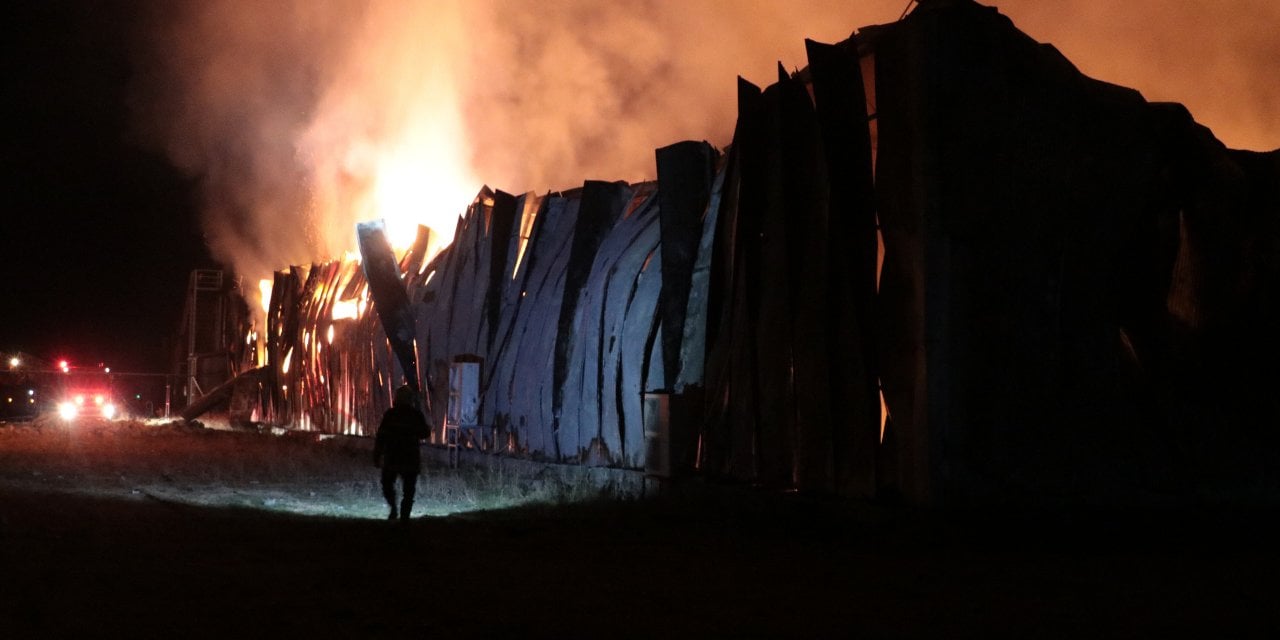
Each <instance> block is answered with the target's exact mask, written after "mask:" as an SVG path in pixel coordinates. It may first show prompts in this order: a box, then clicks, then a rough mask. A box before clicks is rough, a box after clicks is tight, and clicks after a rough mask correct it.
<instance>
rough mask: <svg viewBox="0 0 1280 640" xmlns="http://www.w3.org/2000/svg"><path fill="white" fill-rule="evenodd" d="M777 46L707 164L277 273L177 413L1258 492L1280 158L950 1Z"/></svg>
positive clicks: (545, 444)
mask: <svg viewBox="0 0 1280 640" xmlns="http://www.w3.org/2000/svg"><path fill="white" fill-rule="evenodd" d="M807 44H808V54H809V64H808V66H807V67H806V68H804V69H802V70H799V71H797V72H795V73H788V72H787V71H785V70H784V69H781V68H780V69H779V77H778V81H777V82H776V83H775V84H773V85H771V86H768V87H766V88H764V89H763V90H761V89H759V88H757V87H755V86H753V85H751V84H749V83H746V82H745V81H741V82H740V84H739V95H738V120H737V126H736V129H735V131H734V137H733V143H732V145H731V146H729V147H728V148H727V149H726V150H725V152H724V153H721V152H719V151H718V150H716V149H714V148H712V147H711V146H710V145H708V144H706V143H698V142H682V143H678V144H674V145H672V146H669V147H665V148H662V149H659V150H658V151H657V153H656V165H657V172H656V173H657V179H656V180H655V181H652V182H642V183H636V184H628V183H623V182H599V181H588V182H586V183H584V184H583V186H582V187H581V188H578V189H574V190H570V191H564V192H552V193H546V194H544V195H541V196H539V195H535V194H532V193H530V194H524V195H511V194H507V193H503V192H501V191H496V190H490V189H488V188H486V189H484V190H483V191H482V192H481V193H480V194H479V195H478V196H477V197H476V199H475V201H474V202H473V203H472V204H471V206H470V207H469V208H467V210H466V213H465V215H463V216H462V217H461V218H459V220H458V222H457V227H456V230H455V233H454V236H453V240H452V243H451V244H449V245H448V246H447V247H445V248H444V249H443V250H441V251H440V252H439V253H438V254H436V255H434V256H429V247H430V246H431V234H430V232H428V231H426V230H425V228H424V229H423V230H422V231H421V232H420V233H419V236H418V238H417V241H416V243H415V244H414V245H413V247H412V248H410V249H409V250H407V251H404V252H403V253H402V254H401V255H399V257H397V254H396V253H395V252H394V251H393V249H392V248H391V246H390V244H389V243H388V242H387V241H386V239H385V233H384V230H383V229H382V228H380V227H379V226H378V225H376V224H373V225H364V226H362V227H361V228H360V231H359V236H360V247H361V256H360V258H359V259H358V260H357V259H356V258H355V257H351V258H347V259H343V260H337V261H333V262H328V263H322V264H312V265H303V266H295V267H291V268H289V269H287V270H284V271H280V272H277V273H276V275H275V279H274V282H273V283H272V286H271V287H270V297H269V299H267V302H266V311H267V321H266V325H265V327H262V329H263V331H262V334H261V335H262V338H263V349H262V352H263V355H264V358H263V359H262V360H261V361H260V362H247V361H245V362H242V364H241V370H242V371H244V372H245V373H242V374H241V375H240V376H239V377H238V378H236V379H235V380H232V381H229V382H227V383H226V385H224V387H223V388H222V391H221V392H220V394H212V393H211V394H209V395H208V401H207V402H204V403H201V402H200V401H197V402H196V403H195V404H193V405H192V406H193V409H192V413H196V412H198V410H200V409H202V408H203V407H207V406H210V405H212V404H213V402H214V401H215V400H217V399H218V398H221V399H222V400H223V401H226V400H227V399H230V402H231V405H232V408H233V410H234V411H239V412H240V413H241V414H242V415H243V416H244V417H246V418H248V417H252V418H253V419H257V420H262V421H265V422H270V423H274V424H282V425H289V426H291V427H295V428H301V429H309V430H314V431H320V432H326V433H344V434H355V435H368V434H369V433H370V430H371V429H372V428H373V426H374V424H375V422H376V420H377V418H378V416H380V415H381V413H382V411H383V410H384V409H385V408H386V407H387V406H388V405H389V403H390V399H391V394H392V390H393V388H394V387H396V386H397V385H399V384H401V383H402V382H404V381H408V382H409V383H410V384H412V385H415V386H420V388H421V389H422V390H423V392H424V396H425V398H427V400H428V410H429V412H430V414H431V416H432V418H433V419H434V422H435V424H437V425H440V426H441V430H440V431H439V433H438V434H437V436H436V441H437V442H438V443H449V442H451V438H452V437H453V435H454V434H452V433H447V432H446V431H445V430H444V427H445V426H459V425H460V426H461V427H462V428H463V431H462V432H461V435H460V437H461V440H460V446H464V447H471V448H475V449H477V450H481V451H485V452H488V453H490V454H493V455H507V456H519V457H525V458H530V459H534V460H540V461H546V462H549V463H564V464H581V465H600V466H611V467H619V468H626V469H644V468H646V467H648V468H649V469H650V470H651V471H654V470H661V471H663V472H667V471H670V472H671V473H674V474H692V473H696V474H701V475H706V476H723V477H729V478H735V479H740V480H744V481H752V482H757V483H760V484H763V485H766V486H771V487H779V488H798V489H803V490H815V491H823V492H834V493H840V494H845V495H863V496H866V495H876V494H881V495H884V494H886V493H894V494H900V495H903V496H905V497H906V498H907V499H908V500H910V501H913V502H919V503H946V504H957V503H960V504H962V503H969V502H984V501H991V500H1006V499H1010V498H1014V499H1017V498H1023V497H1037V498H1041V497H1044V496H1062V497H1070V498H1071V499H1078V498H1082V497H1083V498H1086V499H1095V500H1107V499H1113V498H1114V499H1120V500H1130V499H1148V498H1151V499H1155V498H1158V497H1173V498H1193V497H1198V496H1204V495H1209V496H1214V495H1219V493H1220V494H1221V495H1227V494H1230V495H1234V496H1241V495H1245V494H1248V496H1247V497H1251V498H1252V497H1256V498H1267V499H1272V498H1273V496H1274V495H1275V491H1276V490H1277V489H1280V478H1277V476H1276V473H1275V471H1274V470H1275V469H1276V468H1280V467H1277V466H1276V464H1275V463H1276V462H1277V457H1278V456H1277V454H1278V453H1280V449H1278V448H1277V442H1276V438H1275V436H1274V435H1273V432H1274V431H1275V429H1274V425H1275V424H1277V419H1278V418H1280V404H1277V401H1276V400H1275V394H1274V393H1273V392H1272V388H1273V387H1274V386H1275V382H1276V381H1277V380H1276V378H1277V376H1276V374H1275V373H1274V371H1275V367H1274V366H1273V365H1274V363H1275V362H1276V361H1277V358H1280V342H1277V339H1276V337H1275V327H1276V326H1277V321H1280V299H1278V298H1277V285H1278V284H1280V252H1278V251H1277V246H1280V186H1278V185H1280V152H1271V153H1256V152H1247V151H1236V150H1231V149H1228V148H1226V147H1225V146H1224V145H1223V144H1221V143H1220V142H1219V141H1218V140H1217V139H1216V138H1215V137H1214V136H1213V134H1212V133H1211V132H1210V131H1209V130H1208V129H1206V128H1204V127H1202V126H1200V125H1198V124H1197V123H1196V122H1195V121H1194V120H1193V119H1192V118H1191V116H1190V114H1189V113H1188V112H1187V111H1186V109H1184V108H1182V107H1181V106H1179V105H1177V104H1168V103H1150V102H1147V101H1146V100H1145V99H1144V98H1143V97H1142V96H1141V95H1140V94H1139V93H1137V92H1136V91H1133V90H1130V89H1126V88H1123V87H1119V86H1115V85H1111V84H1108V83H1106V82H1102V81H1099V80H1095V79H1092V78H1089V77H1086V76H1085V75H1083V74H1082V73H1080V72H1079V71H1078V70H1077V69H1076V68H1075V67H1074V66H1073V65H1072V64H1071V63H1070V62H1069V61H1068V60H1066V59H1065V58H1064V57H1063V56H1062V55H1061V54H1060V53H1058V51H1057V50H1055V49H1054V48H1053V47H1051V46H1049V45H1045V44H1040V43H1038V42H1036V41H1034V40H1032V39H1031V38H1029V37H1028V36H1026V35H1025V34H1023V33H1021V32H1019V31H1018V30H1017V29H1016V28H1015V27H1014V26H1013V25H1012V23H1011V22H1010V21H1009V20H1008V19H1007V18H1005V17H1003V16H1001V15H1000V14H999V13H998V12H997V11H995V10H994V9H992V8H988V7H983V6H980V5H978V4H976V3H973V2H969V1H966V0H955V1H943V0H934V1H931V2H922V3H920V6H919V7H918V8H917V9H916V10H915V11H913V12H912V13H911V14H910V15H908V16H906V17H905V18H904V19H902V20H900V21H898V22H895V23H892V24H887V25H881V26H873V27H866V28H864V29H861V30H860V31H858V32H857V33H856V34H855V35H854V36H852V37H850V38H849V39H848V40H845V41H843V42H840V43H838V44H834V45H825V44H819V43H815V42H809V43H807ZM258 365H261V366H258ZM467 380H469V381H470V382H466V381H467ZM464 388H470V389H472V392H471V393H470V396H471V397H470V398H467V397H464V396H466V395H468V394H466V393H463V391H461V390H462V389H464ZM236 389H239V392H235V390H236ZM655 410H658V411H660V412H661V414H662V416H663V417H664V418H665V420H656V419H655ZM646 424H648V425H649V429H648V431H649V433H648V434H646ZM655 424H657V425H659V426H663V427H665V428H662V429H658V428H655Z"/></svg>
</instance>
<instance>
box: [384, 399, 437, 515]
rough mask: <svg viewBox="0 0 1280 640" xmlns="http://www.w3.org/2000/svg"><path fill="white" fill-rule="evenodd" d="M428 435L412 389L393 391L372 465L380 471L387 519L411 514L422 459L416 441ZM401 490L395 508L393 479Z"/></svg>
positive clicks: (425, 422)
mask: <svg viewBox="0 0 1280 640" xmlns="http://www.w3.org/2000/svg"><path fill="white" fill-rule="evenodd" d="M430 433H431V429H430V427H428V426H427V420H426V419H425V418H423V417H422V411H420V410H418V406H417V403H416V402H415V401H414V393H413V389H410V388H409V386H408V385H405V386H402V387H400V388H399V389H396V397H395V401H394V402H392V404H391V408H390V409H387V412H386V413H385V414H383V415H382V423H381V424H379V425H378V435H377V437H376V438H375V439H374V445H373V464H374V466H377V467H381V468H382V495H383V497H385V498H386V499H387V505H388V506H390V507H391V512H390V514H389V515H387V519H388V520H395V519H396V518H397V517H399V518H400V521H401V522H408V521H409V513H410V512H411V511H413V496H414V493H415V491H416V489H417V485H418V473H419V472H421V470H422V458H421V456H420V454H419V453H418V441H420V440H422V439H423V438H426V437H427V436H429V435H430ZM397 476H398V477H399V478H400V485H401V487H402V489H403V490H404V499H403V500H401V501H400V509H399V510H398V511H397V509H396V477H397Z"/></svg>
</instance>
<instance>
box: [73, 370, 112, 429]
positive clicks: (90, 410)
mask: <svg viewBox="0 0 1280 640" xmlns="http://www.w3.org/2000/svg"><path fill="white" fill-rule="evenodd" d="M57 406H58V415H59V416H61V417H62V419H63V420H66V421H67V422H73V421H77V420H85V419H93V418H99V419H106V420H114V419H115V418H116V417H118V416H119V414H120V408H121V405H120V403H119V401H118V400H117V399H116V397H115V393H114V392H113V385H112V384H111V378H110V376H108V375H105V374H101V373H69V374H67V375H66V376H65V379H64V380H63V383H62V385H61V390H60V392H59V395H58V402H57Z"/></svg>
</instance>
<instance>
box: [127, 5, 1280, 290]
mask: <svg viewBox="0 0 1280 640" xmlns="http://www.w3.org/2000/svg"><path fill="white" fill-rule="evenodd" d="M995 4H997V5H998V6H999V7H1000V8H1001V10H1002V11H1003V12H1005V13H1007V14H1008V15H1010V16H1011V17H1012V18H1013V19H1014V21H1015V23H1017V24H1018V25H1019V27H1021V28H1022V29H1023V30H1024V31H1026V32H1028V33H1029V34H1030V35H1031V36H1033V37H1035V38H1036V39H1038V40H1041V41H1050V42H1053V43H1054V44H1056V45H1057V46H1058V47H1059V49H1061V50H1062V51H1063V53H1065V54H1066V55H1067V56H1068V57H1069V58H1071V59H1072V60H1073V61H1074V62H1076V63H1077V65H1078V66H1080V68H1081V69H1082V70H1083V71H1084V72H1086V73H1088V74H1090V75H1092V76H1094V77H1097V78H1100V79H1104V80H1108V81H1111V82H1115V83H1117V84H1123V85H1127V86H1132V87H1135V88H1138V89H1139V90H1141V91H1142V92H1143V93H1144V95H1146V97H1147V98H1148V99H1152V100H1175V101H1179V102H1183V103H1185V104H1187V106H1188V107H1189V108H1190V109H1191V111H1192V112H1193V114H1194V115H1195V116H1196V117H1197V119H1198V120H1200V121H1201V122H1202V123H1204V124H1207V125H1208V126H1210V127H1211V128H1213V129H1214V130H1215V132H1216V133H1218V135H1219V136H1220V137H1221V138H1222V139H1223V140H1224V141H1226V142H1227V143H1229V144H1231V145H1233V146H1240V147H1248V148H1259V149H1261V148H1272V147H1276V146H1280V117H1278V116H1277V109H1278V108H1280V84H1277V83H1275V82H1274V79H1275V78H1276V77H1277V73H1276V72H1277V71H1280V39H1277V38H1276V37H1275V36H1276V34H1280V4H1277V3H1274V2H1273V1H1272V0H1233V1H1226V0H1224V1H1222V2H1215V3H1192V2H1177V3H1170V2H1165V1H1157V0H1142V1H1137V0H1134V1H1130V2H1123V3H1114V2H1110V1H1106V0H1097V1H1096V2H1085V1H1084V0H1074V1H1066V2H1053V3H1050V2H1034V1H1033V0H996V2H995ZM156 5H157V8H156V13H155V15H154V16H153V17H154V24H153V25H150V29H149V31H148V34H149V35H148V36H147V37H146V38H145V40H144V43H143V44H144V46H143V47H141V48H140V50H139V53H140V55H139V58H138V65H137V70H138V76H137V82H136V91H135V105H134V106H135V107H136V112H137V114H138V116H139V123H140V128H141V130H142V132H143V134H144V135H146V136H147V137H148V138H149V139H151V140H153V141H155V142H156V143H157V144H161V145H163V147H164V148H165V150H166V151H167V152H168V154H169V155H170V157H171V158H172V159H173V161H174V162H175V163H176V164H177V165H178V166H180V167H182V168H183V169H185V170H187V171H189V172H190V173H191V174H192V175H193V176H196V177H197V178H198V179H199V181H200V183H201V186H202V193H203V197H204V209H205V217H204V227H205V231H206V236H207V237H208V239H209V242H210V245H211V249H212V250H213V251H214V253H215V255H216V256H217V257H218V258H220V259H222V260H224V261H225V262H227V263H228V264H229V265H230V266H232V267H233V268H234V269H235V270H236V271H237V272H238V273H240V274H241V275H244V276H246V277H247V278H261V277H266V276H267V274H269V273H270V271H271V270H272V269H276V268H280V267H282V266H284V265H287V264H298V263H307V262H310V261H313V260H319V259H324V258H328V257H333V256H337V255H340V254H341V253H342V252H343V251H344V250H347V249H349V248H350V247H351V246H353V245H354V242H353V228H354V223H355V222H356V221H358V220H364V219H371V218H378V217H386V218H388V219H389V220H390V221H392V222H394V221H395V220H404V219H408V220H412V221H422V222H425V223H427V224H429V225H430V226H432V227H433V228H434V229H435V230H436V231H437V232H440V233H441V234H443V235H444V236H447V235H448V234H450V233H451V232H452V229H453V224H454V219H455V216H456V215H457V214H459V213H461V212H462V210H463V209H464V208H465V206H466V205H467V204H468V202H469V201H470V199H471V197H472V196H473V195H474V194H475V193H476V191H477V190H478V189H479V187H480V185H481V181H482V180H483V181H485V182H488V183H489V184H491V185H492V186H495V187H498V188H502V189H504V190H507V191H512V192H520V191H525V190H537V191H544V190H547V189H561V188H570V187H574V186H577V185H580V184H581V182H582V181H583V180H584V179H589V178H590V179H624V180H640V179H645V178H651V177H653V174H654V168H653V150H654V149H655V148H656V147H659V146H663V145H666V144H670V143H672V142H675V141H678V140H682V139H706V140H709V141H710V142H712V143H713V144H717V145H724V144H726V143H727V142H728V141H729V136H730V134H731V132H732V127H733V123H734V119H735V116H736V105H735V78H736V76H738V75H742V76H744V77H746V78H747V79H748V80H751V81H753V82H756V83H758V84H767V83H769V82H771V81H772V80H773V78H774V76H775V73H776V72H775V65H776V63H777V61H781V62H782V63H783V65H784V66H785V67H786V68H787V69H789V70H790V69H794V68H798V67H802V66H804V64H805V60H804V53H803V52H804V44H803V40H804V38H806V37H810V38H814V39H816V40H821V41H827V42H834V41H838V40H841V39H843V38H845V37H847V36H848V34H849V33H850V32H851V31H853V29H854V28H856V27H860V26H863V25H867V24H877V23H885V22H890V21H892V20H894V19H896V18H897V17H898V16H899V14H900V13H901V12H902V10H903V8H904V6H905V2H904V1H903V0H874V1H866V2H854V1H851V0H812V1H807V2H801V1H796V0H773V1H769V0H741V1H716V0H684V1H679V0H632V1H629V2H600V1H598V0H542V1H539V2H517V1H509V2H504V1H500V0H473V1H470V2H467V1H463V0H436V1H432V2H425V1H424V2H408V1H406V2H393V1H391V0H386V1H373V0H371V1H367V2H366V1H354V0H351V1H336V0H331V1H328V2H314V1H312V0H279V1H276V2H257V1H254V0H238V1H237V0H210V1H207V2H198V3H196V2H192V3H156Z"/></svg>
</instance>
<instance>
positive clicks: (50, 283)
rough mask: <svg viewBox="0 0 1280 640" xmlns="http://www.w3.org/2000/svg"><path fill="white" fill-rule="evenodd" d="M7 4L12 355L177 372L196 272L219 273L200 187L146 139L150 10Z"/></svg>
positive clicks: (6, 195)
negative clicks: (137, 82)
mask: <svg viewBox="0 0 1280 640" xmlns="http://www.w3.org/2000/svg"><path fill="white" fill-rule="evenodd" d="M5 5H6V6H5V8H3V9H0V23H2V24H3V25H4V26H2V27H0V36H2V39H3V44H0V46H2V47H3V56H2V57H0V73H2V76H0V77H2V78H3V87H4V90H3V99H2V100H3V101H2V102H0V119H2V121H3V123H4V124H3V126H2V131H3V133H2V134H0V140H2V144H3V150H2V151H0V211H2V212H3V214H2V216H0V225H3V226H2V228H0V265H3V267H0V352H4V353H7V352H10V351H14V350H22V351H26V352H29V353H32V354H35V355H37V356H41V357H46V358H49V359H54V358H67V359H69V360H71V361H73V362H76V363H84V364H90V363H92V364H96V363H98V362H103V361H105V362H107V364H108V365H109V366H113V367H116V368H117V370H135V371H163V370H166V369H167V368H168V366H169V364H168V362H169V357H170V356H169V344H170V342H171V341H172V340H173V336H174V334H175V329H176V328H177V326H178V323H179V321H180V317H181V312H182V306H183V300H184V289H185V285H186V281H187V277H188V274H189V272H190V271H191V270H192V269H193V268H196V267H198V266H215V265H213V263H212V261H211V260H210V258H209V256H208V251H207V249H206V247H205V243H204V241H203V239H202V237H201V234H200V230H199V222H198V217H197V211H196V207H195V203H196V196H195V193H196V189H195V182H194V181H193V180H192V179H191V178H189V177H187V176H184V175H182V174H181V173H180V172H178V170H177V169H175V168H173V167H172V166H171V165H170V164H169V163H168V161H167V160H165V158H164V157H163V155H162V154H161V153H160V152H159V150H156V149H148V148H146V147H145V145H144V144H142V143H141V142H139V141H138V140H139V137H138V136H137V135H136V134H135V133H134V126H133V125H134V123H133V122H132V117H131V115H130V111H129V107H128V104H129V100H128V95H129V83H130V74H131V68H132V64H131V60H132V59H133V58H132V56H133V55H134V53H133V45H132V43H133V42H134V41H135V38H134V34H135V33H137V30H138V29H141V28H143V26H142V23H143V21H142V20H141V19H140V16H141V15H143V13H142V11H141V3H138V2H134V1H125V0H115V1H110V2H107V1H101V0H99V1H91V0H76V1H71V0H61V1H56V2H45V1H39V2H20V3H5ZM13 5H22V6H19V7H15V6H13Z"/></svg>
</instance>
